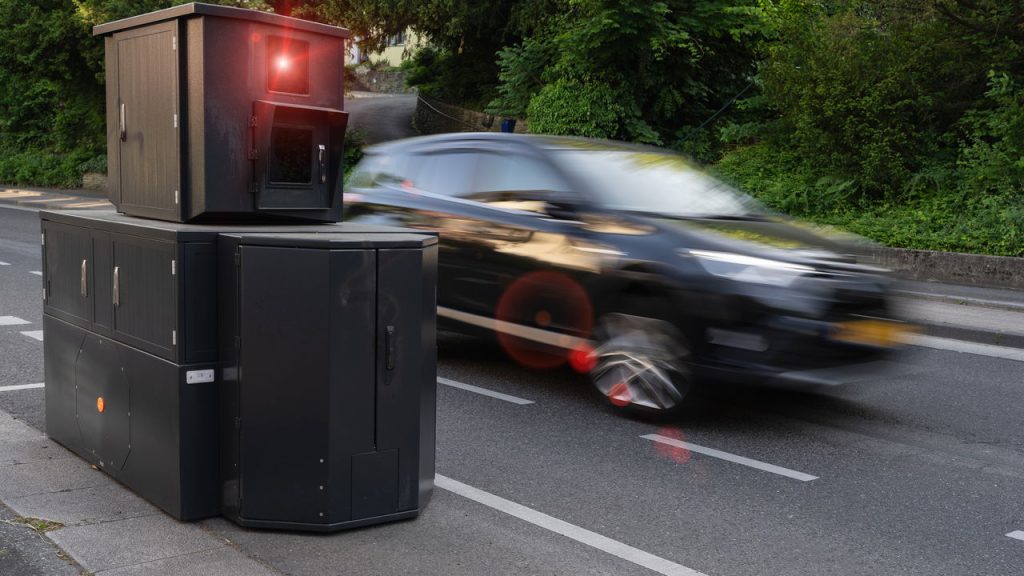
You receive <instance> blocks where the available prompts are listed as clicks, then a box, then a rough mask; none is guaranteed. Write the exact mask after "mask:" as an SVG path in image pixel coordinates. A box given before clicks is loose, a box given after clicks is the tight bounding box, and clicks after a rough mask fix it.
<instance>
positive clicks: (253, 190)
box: [249, 182, 260, 196]
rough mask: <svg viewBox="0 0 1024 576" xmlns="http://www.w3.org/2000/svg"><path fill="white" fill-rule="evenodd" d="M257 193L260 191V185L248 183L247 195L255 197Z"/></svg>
mask: <svg viewBox="0 0 1024 576" xmlns="http://www.w3.org/2000/svg"><path fill="white" fill-rule="evenodd" d="M259 191H260V184H259V182H250V183H249V194H252V195H253V196H255V195H256V194H258V193H259Z"/></svg>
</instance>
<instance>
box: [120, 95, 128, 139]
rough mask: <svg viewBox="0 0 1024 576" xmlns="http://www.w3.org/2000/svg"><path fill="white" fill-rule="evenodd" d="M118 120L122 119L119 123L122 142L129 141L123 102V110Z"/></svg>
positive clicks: (122, 103)
mask: <svg viewBox="0 0 1024 576" xmlns="http://www.w3.org/2000/svg"><path fill="white" fill-rule="evenodd" d="M118 118H119V119H120V120H119V121H120V126H121V142H124V141H125V140H128V129H127V127H126V126H125V114H124V102H121V109H120V112H119V114H118Z"/></svg>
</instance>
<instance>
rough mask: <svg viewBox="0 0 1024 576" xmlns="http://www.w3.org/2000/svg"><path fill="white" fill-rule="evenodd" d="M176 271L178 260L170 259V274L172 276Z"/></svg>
mask: <svg viewBox="0 0 1024 576" xmlns="http://www.w3.org/2000/svg"><path fill="white" fill-rule="evenodd" d="M177 273H178V261H177V260H171V276H174V275H176V274H177Z"/></svg>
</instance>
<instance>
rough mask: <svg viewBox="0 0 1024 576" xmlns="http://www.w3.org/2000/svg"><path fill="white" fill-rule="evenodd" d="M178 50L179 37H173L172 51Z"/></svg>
mask: <svg viewBox="0 0 1024 576" xmlns="http://www.w3.org/2000/svg"><path fill="white" fill-rule="evenodd" d="M177 49H178V37H177V36H171V50H177Z"/></svg>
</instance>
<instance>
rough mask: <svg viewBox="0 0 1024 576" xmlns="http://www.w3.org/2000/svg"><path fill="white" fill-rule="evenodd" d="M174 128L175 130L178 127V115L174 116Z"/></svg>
mask: <svg viewBox="0 0 1024 576" xmlns="http://www.w3.org/2000/svg"><path fill="white" fill-rule="evenodd" d="M174 127H175V128H177V127H178V115H177V114H174Z"/></svg>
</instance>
